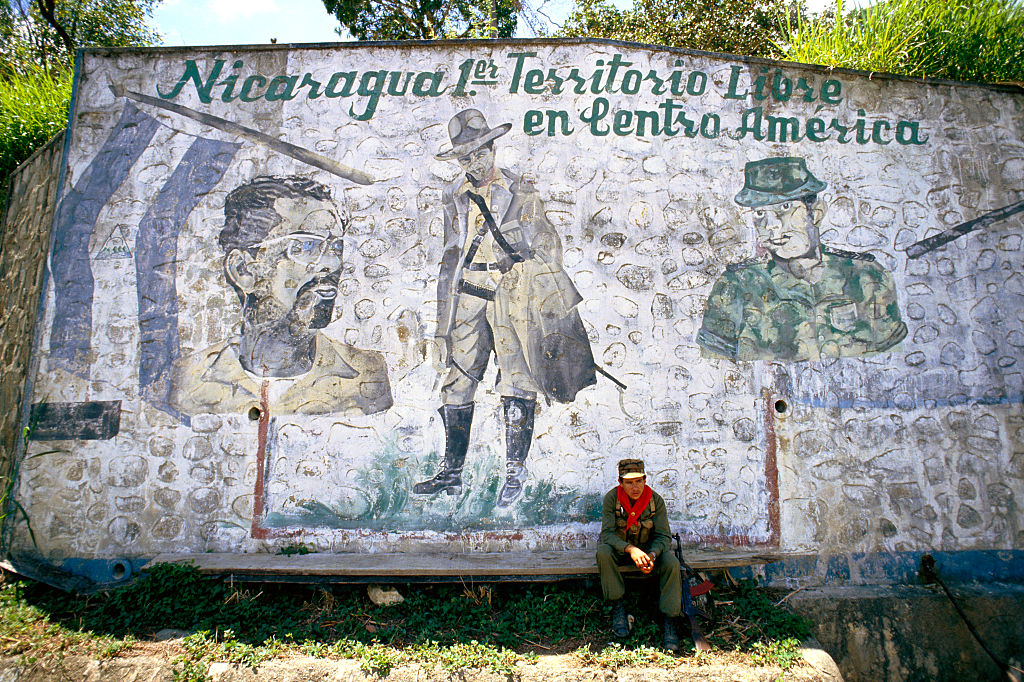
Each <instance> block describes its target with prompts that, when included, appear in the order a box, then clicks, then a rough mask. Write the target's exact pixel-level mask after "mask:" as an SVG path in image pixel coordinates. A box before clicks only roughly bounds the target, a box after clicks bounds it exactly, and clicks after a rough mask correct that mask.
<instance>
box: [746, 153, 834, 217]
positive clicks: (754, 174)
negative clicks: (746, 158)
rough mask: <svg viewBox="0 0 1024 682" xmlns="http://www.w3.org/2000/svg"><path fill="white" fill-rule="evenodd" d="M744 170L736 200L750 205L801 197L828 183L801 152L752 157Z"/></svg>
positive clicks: (823, 187)
mask: <svg viewBox="0 0 1024 682" xmlns="http://www.w3.org/2000/svg"><path fill="white" fill-rule="evenodd" d="M743 174H744V179H743V189H741V190H740V192H739V194H737V195H736V203H737V204H739V205H740V206H746V207H748V208H754V207H757V206H769V205H771V204H781V203H782V202H783V201H792V200H794V199H800V198H801V197H806V196H808V195H812V194H817V193H818V192H820V191H821V190H823V189H825V187H827V185H826V184H825V183H824V182H822V181H821V180H819V179H818V178H816V177H814V176H813V175H811V172H810V171H809V170H807V162H806V161H804V160H803V159H802V158H800V157H798V156H781V157H777V158H774V159H761V160H760V161H750V162H748V163H747V165H746V168H744V169H743Z"/></svg>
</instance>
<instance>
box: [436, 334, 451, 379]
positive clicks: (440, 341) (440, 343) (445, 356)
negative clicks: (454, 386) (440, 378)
mask: <svg viewBox="0 0 1024 682" xmlns="http://www.w3.org/2000/svg"><path fill="white" fill-rule="evenodd" d="M431 354H432V355H433V356H434V357H433V362H434V370H435V371H436V372H437V373H438V374H441V373H442V372H444V371H445V370H447V369H448V367H449V366H451V347H450V346H449V344H448V339H447V338H444V337H437V338H435V339H434V340H433V343H432V344H431Z"/></svg>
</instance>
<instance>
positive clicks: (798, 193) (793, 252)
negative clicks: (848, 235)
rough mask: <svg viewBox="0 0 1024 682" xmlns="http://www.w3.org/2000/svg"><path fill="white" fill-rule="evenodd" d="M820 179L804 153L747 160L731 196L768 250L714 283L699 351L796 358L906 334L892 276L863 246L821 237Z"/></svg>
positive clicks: (878, 346)
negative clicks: (852, 247) (840, 245)
mask: <svg viewBox="0 0 1024 682" xmlns="http://www.w3.org/2000/svg"><path fill="white" fill-rule="evenodd" d="M825 187H826V185H825V183H824V182H822V181H820V180H818V179H817V178H815V177H814V176H813V175H812V174H811V173H810V171H808V170H807V166H806V163H805V161H804V159H802V158H796V157H782V158H771V159H763V160H761V161H752V162H750V163H748V164H747V166H746V169H745V182H744V187H743V189H742V190H741V191H740V192H739V194H737V195H736V199H735V200H736V203H737V204H739V205H741V206H745V207H748V208H751V209H753V210H754V216H753V221H754V227H755V229H756V230H757V231H758V237H759V239H760V240H761V241H762V243H763V244H764V245H765V247H766V249H767V250H768V253H769V257H768V258H764V259H756V260H748V261H744V262H741V263H734V264H732V265H729V266H727V267H726V270H725V272H724V273H722V275H721V276H720V277H719V279H718V280H717V281H716V282H715V284H714V287H713V288H712V290H711V294H710V295H709V296H708V299H707V303H706V305H705V309H704V319H703V322H702V324H701V329H700V331H699V332H698V334H697V343H698V344H699V345H700V347H701V349H702V352H703V354H704V355H706V356H711V357H723V358H728V359H730V360H780V361H784V362H799V361H803V360H820V359H822V358H842V357H860V356H863V355H868V354H871V353H878V352H882V351H885V350H888V349H890V348H892V347H893V346H895V345H896V344H898V343H899V342H900V341H902V340H903V338H904V337H905V336H906V335H907V326H906V324H904V322H903V320H902V318H901V316H900V309H899V305H898V302H897V298H896V287H895V284H894V283H893V278H892V275H891V274H889V272H888V271H886V270H885V269H884V268H883V267H882V266H881V265H879V264H878V263H877V262H876V260H875V257H874V256H873V255H871V254H869V253H856V252H852V251H843V250H840V249H836V248H832V247H829V246H825V245H824V244H821V243H820V240H819V234H818V227H819V225H820V223H821V219H822V217H823V216H824V212H825V206H824V202H822V201H821V200H820V199H819V198H818V193H819V192H820V191H821V190H823V189H825Z"/></svg>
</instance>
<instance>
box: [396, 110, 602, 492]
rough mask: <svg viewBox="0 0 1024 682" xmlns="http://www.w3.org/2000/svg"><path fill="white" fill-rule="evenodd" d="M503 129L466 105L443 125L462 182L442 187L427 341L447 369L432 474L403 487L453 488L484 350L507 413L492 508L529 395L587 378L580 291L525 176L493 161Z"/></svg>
mask: <svg viewBox="0 0 1024 682" xmlns="http://www.w3.org/2000/svg"><path fill="white" fill-rule="evenodd" d="M511 128H512V124H511V123H503V124H502V125H500V126H498V127H497V128H490V127H489V126H488V125H487V120H486V119H485V118H484V115H483V114H482V113H480V112H479V111H477V110H476V109H466V110H464V111H460V112H459V113H457V114H456V115H455V116H454V117H453V118H452V120H451V122H449V124H448V134H449V135H450V137H451V148H450V149H448V150H446V151H442V152H441V153H439V154H437V155H436V156H435V158H437V159H441V160H443V161H448V160H457V161H458V163H459V165H460V166H461V167H462V170H463V171H464V172H465V179H460V180H457V181H456V182H455V183H454V184H452V185H450V186H449V187H448V188H447V189H446V190H445V194H444V238H445V239H444V242H445V248H444V255H443V257H442V260H441V271H440V273H439V274H438V278H437V279H438V285H437V298H438V318H437V319H438V324H437V337H436V338H437V340H438V342H439V343H440V344H441V345H442V346H443V350H441V351H440V353H441V355H442V357H444V359H445V361H444V364H445V365H446V366H448V367H450V368H451V369H450V370H449V372H448V374H447V376H446V377H445V379H444V384H443V386H442V388H441V398H442V401H443V405H442V406H441V408H440V413H441V418H442V420H443V423H444V430H445V451H444V461H443V465H442V469H441V471H439V472H438V473H437V474H436V475H435V476H434V477H433V478H431V479H429V480H427V481H423V482H421V483H417V484H416V485H415V486H414V487H413V492H414V493H416V494H419V495H429V494H433V493H436V492H438V491H444V492H446V493H448V494H457V493H458V492H460V489H461V485H462V467H463V464H464V463H465V459H466V449H467V448H468V446H469V431H470V426H471V425H472V421H473V397H474V395H475V394H476V388H477V384H479V383H480V381H481V380H482V379H483V377H484V372H485V370H486V369H487V363H488V360H489V359H490V356H491V353H493V354H494V356H495V358H496V360H497V363H498V367H499V374H498V377H499V379H498V390H499V392H500V393H501V411H502V416H503V417H504V421H505V448H506V454H505V467H506V474H505V482H504V485H502V488H501V492H500V493H499V494H498V506H499V507H505V506H508V505H509V504H511V503H512V502H514V501H515V500H516V499H518V498H519V496H520V495H522V492H523V482H524V481H525V480H526V474H527V470H526V465H525V462H526V457H527V454H528V453H529V451H530V441H531V440H532V438H533V421H534V413H535V412H536V408H537V394H538V393H540V394H542V395H544V397H546V398H548V399H549V400H550V399H552V398H554V399H555V400H558V401H559V402H570V401H572V400H573V398H575V397H576V394H577V393H578V392H579V391H580V389H582V388H585V387H587V386H590V385H593V384H594V383H595V382H596V378H595V372H594V367H595V366H594V357H593V355H592V354H591V351H590V341H589V340H588V339H587V336H586V332H585V331H584V329H583V321H582V320H581V319H580V316H579V313H578V312H577V310H576V307H577V306H578V305H579V304H580V302H581V301H582V300H583V297H582V296H580V294H579V292H578V291H576V287H575V286H573V283H572V280H571V279H569V276H568V275H566V274H565V271H564V270H562V242H561V240H560V239H559V238H558V234H557V233H556V232H555V228H554V226H553V225H551V223H550V222H548V220H547V218H546V217H545V214H544V205H543V203H542V202H541V200H540V197H539V195H538V194H537V191H536V189H534V187H533V183H532V182H531V181H530V180H529V179H523V178H521V177H518V176H516V175H515V174H513V173H511V172H510V171H508V170H505V169H504V168H498V167H497V166H496V165H495V163H494V159H495V150H494V141H495V140H496V139H497V138H499V137H501V136H502V135H504V134H505V133H507V132H508V131H509V130H510V129H511ZM495 214H497V216H498V218H495ZM498 219H500V226H499V222H498ZM470 226H472V227H470ZM470 234H472V238H470V237H469V235H470Z"/></svg>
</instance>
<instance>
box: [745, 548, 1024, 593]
mask: <svg viewBox="0 0 1024 682" xmlns="http://www.w3.org/2000/svg"><path fill="white" fill-rule="evenodd" d="M925 554H931V555H932V556H933V557H934V558H935V562H936V565H937V571H938V574H939V577H941V578H942V579H943V580H945V581H948V582H952V583H969V582H979V583H990V582H1005V583H1024V550H962V551H955V552H942V551H927V552H926V551H915V552H891V553H890V552H871V553H856V554H835V555H831V556H825V555H811V556H801V557H790V558H787V559H783V560H781V561H776V562H773V563H770V564H767V565H765V566H756V567H743V568H733V569H730V571H729V573H730V574H731V575H732V576H733V577H734V578H736V579H738V580H740V579H743V578H756V579H757V581H758V582H759V583H761V584H765V585H769V586H772V587H817V586H825V585H920V584H921V579H920V578H919V577H918V570H920V567H921V557H922V556H924V555H925Z"/></svg>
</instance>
